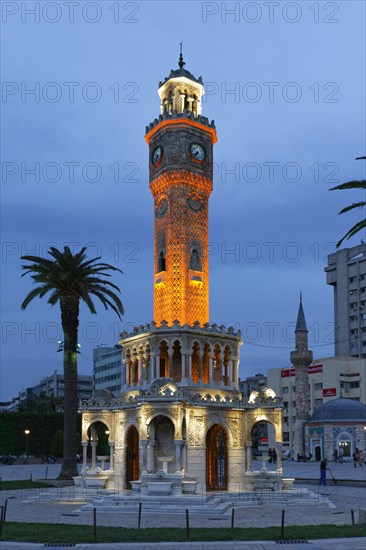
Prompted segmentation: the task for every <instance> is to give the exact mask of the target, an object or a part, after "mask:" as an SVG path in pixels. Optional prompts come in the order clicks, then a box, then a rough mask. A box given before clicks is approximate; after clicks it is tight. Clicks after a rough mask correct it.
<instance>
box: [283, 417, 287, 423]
mask: <svg viewBox="0 0 366 550" xmlns="http://www.w3.org/2000/svg"><path fill="white" fill-rule="evenodd" d="M283 421H284V422H285V424H288V416H284V417H283Z"/></svg>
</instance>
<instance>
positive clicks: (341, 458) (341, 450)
mask: <svg viewBox="0 0 366 550" xmlns="http://www.w3.org/2000/svg"><path fill="white" fill-rule="evenodd" d="M343 457H344V450H343V447H340V448H339V462H340V463H341V464H342V462H343Z"/></svg>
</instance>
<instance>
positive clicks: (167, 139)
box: [145, 79, 217, 326]
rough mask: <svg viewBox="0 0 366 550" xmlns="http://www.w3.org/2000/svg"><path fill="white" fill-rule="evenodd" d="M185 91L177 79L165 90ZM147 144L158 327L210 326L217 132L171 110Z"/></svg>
mask: <svg viewBox="0 0 366 550" xmlns="http://www.w3.org/2000/svg"><path fill="white" fill-rule="evenodd" d="M184 85H185V84H184V82H183V81H182V82H181V81H180V80H179V79H177V81H174V79H173V83H172V84H171V83H169V82H168V86H167V85H165V87H166V88H167V89H169V90H170V93H171V90H172V89H173V91H174V90H175V92H174V93H172V95H173V97H178V98H180V97H182V96H183V95H184V94H183V93H182V90H184ZM194 86H195V83H194V82H192V87H194ZM164 97H165V96H164ZM164 97H163V98H162V104H163V103H164V101H165V99H164ZM199 97H200V96H199ZM145 139H146V141H147V143H148V145H149V148H150V163H149V168H150V190H151V193H152V195H153V197H154V214H155V215H154V219H155V222H154V225H155V236H154V321H155V323H156V324H157V325H158V326H161V324H162V322H163V321H166V322H167V323H168V325H172V324H173V323H174V321H179V323H180V325H185V324H188V325H190V326H192V325H193V324H194V323H195V322H196V321H198V323H199V324H200V325H201V326H203V325H204V324H205V323H208V321H209V266H208V204H209V197H210V194H211V191H212V167H213V154H212V149H213V144H214V143H216V141H217V137H216V130H215V127H214V125H213V123H211V124H209V123H208V120H207V118H205V117H202V116H201V115H198V114H195V113H193V112H189V111H187V110H182V112H181V113H179V112H177V111H176V110H173V111H171V112H169V110H168V111H167V112H165V114H164V115H160V117H159V119H155V121H154V123H152V124H151V125H150V127H148V128H147V133H146V136H145Z"/></svg>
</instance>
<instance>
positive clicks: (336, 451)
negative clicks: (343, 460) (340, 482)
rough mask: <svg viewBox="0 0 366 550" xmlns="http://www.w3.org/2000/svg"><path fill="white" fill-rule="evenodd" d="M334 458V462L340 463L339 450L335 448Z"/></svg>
mask: <svg viewBox="0 0 366 550" xmlns="http://www.w3.org/2000/svg"><path fill="white" fill-rule="evenodd" d="M333 458H334V462H338V449H337V448H335V449H334V451H333Z"/></svg>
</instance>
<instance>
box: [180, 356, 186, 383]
mask: <svg viewBox="0 0 366 550" xmlns="http://www.w3.org/2000/svg"><path fill="white" fill-rule="evenodd" d="M180 379H181V382H183V381H185V380H186V379H187V377H186V354H185V353H183V352H182V366H181V377H180Z"/></svg>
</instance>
